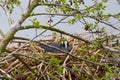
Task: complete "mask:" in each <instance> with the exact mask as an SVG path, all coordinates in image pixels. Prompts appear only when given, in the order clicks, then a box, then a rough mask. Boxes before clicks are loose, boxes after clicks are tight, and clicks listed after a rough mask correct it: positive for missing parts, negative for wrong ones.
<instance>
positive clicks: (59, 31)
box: [20, 25, 91, 44]
mask: <svg viewBox="0 0 120 80" xmlns="http://www.w3.org/2000/svg"><path fill="white" fill-rule="evenodd" d="M30 28H39V29H40V28H43V29H47V30H51V31H56V32H58V33H62V34H65V35H68V36H71V37H73V38H76V39H78V40H82V41H84V42H86V43H89V44H91V42H90V41H88V40H85V39H82V38H80V37H79V36H74V35H73V34H69V33H67V32H65V31H62V30H59V29H56V28H53V27H47V26H43V25H39V26H35V25H27V26H21V28H20V30H23V29H30Z"/></svg>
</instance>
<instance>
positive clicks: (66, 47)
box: [40, 42, 72, 53]
mask: <svg viewBox="0 0 120 80" xmlns="http://www.w3.org/2000/svg"><path fill="white" fill-rule="evenodd" d="M47 45H48V46H47ZM47 45H45V44H43V43H40V47H41V48H43V49H44V50H45V52H57V53H59V52H61V51H60V50H57V49H55V48H54V47H56V48H58V49H61V50H63V51H67V52H70V51H71V49H72V46H70V45H69V44H68V43H67V44H65V43H64V42H63V43H49V44H47ZM49 46H53V47H49Z"/></svg>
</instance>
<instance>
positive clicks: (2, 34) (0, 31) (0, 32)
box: [0, 29, 5, 37]
mask: <svg viewBox="0 0 120 80" xmlns="http://www.w3.org/2000/svg"><path fill="white" fill-rule="evenodd" d="M0 34H1V36H2V37H4V36H5V35H4V33H3V32H2V30H1V29H0Z"/></svg>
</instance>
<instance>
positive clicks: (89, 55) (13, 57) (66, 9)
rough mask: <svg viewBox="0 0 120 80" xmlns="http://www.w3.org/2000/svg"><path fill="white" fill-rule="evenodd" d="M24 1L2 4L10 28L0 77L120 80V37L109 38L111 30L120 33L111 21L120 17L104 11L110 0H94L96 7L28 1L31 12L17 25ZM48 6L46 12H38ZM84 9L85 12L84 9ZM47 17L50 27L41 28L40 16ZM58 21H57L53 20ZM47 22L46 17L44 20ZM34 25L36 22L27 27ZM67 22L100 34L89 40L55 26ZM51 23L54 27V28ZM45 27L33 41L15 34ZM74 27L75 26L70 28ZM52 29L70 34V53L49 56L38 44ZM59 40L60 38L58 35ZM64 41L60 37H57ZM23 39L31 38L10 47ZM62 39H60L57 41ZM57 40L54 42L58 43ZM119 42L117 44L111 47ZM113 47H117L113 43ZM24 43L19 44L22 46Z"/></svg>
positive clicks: (0, 0)
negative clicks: (17, 13) (17, 12)
mask: <svg viewBox="0 0 120 80" xmlns="http://www.w3.org/2000/svg"><path fill="white" fill-rule="evenodd" d="M21 2H22V1H20V0H0V7H1V8H2V9H3V11H4V14H5V15H6V16H7V18H8V23H9V26H10V30H9V31H8V32H7V33H6V34H4V31H2V30H1V29H0V34H1V36H2V39H1V40H0V78H2V79H8V80H10V79H11V80H58V79H61V80H114V79H118V80H119V79H120V74H119V72H120V69H119V66H120V63H119V60H120V57H119V56H120V55H119V53H120V44H119V34H113V35H109V34H108V33H107V32H106V29H107V28H112V29H114V30H116V31H120V29H119V28H118V27H119V26H116V25H115V24H112V22H111V19H113V20H115V21H116V22H120V13H115V14H112V13H105V10H106V8H107V6H106V4H107V3H108V0H99V1H97V0H91V2H93V4H92V5H86V3H87V2H86V1H84V0H29V1H28V3H26V5H27V4H28V6H27V7H26V9H23V10H24V11H23V13H22V14H21V15H20V16H19V18H18V20H17V21H13V19H12V17H11V15H12V14H13V12H14V9H15V8H16V7H17V6H19V7H21ZM43 6H44V9H45V10H44V12H39V11H35V9H36V8H41V7H43ZM82 7H83V8H82ZM41 15H43V16H47V15H49V20H48V21H47V24H48V25H47V26H46V25H42V24H41V22H40V21H39V19H38V18H35V16H41ZM56 16H57V17H59V18H60V20H59V21H58V22H54V19H53V18H54V17H56ZM41 19H42V18H41ZM25 21H30V22H31V23H32V24H26V25H23V24H24V23H25ZM63 21H64V22H65V23H67V24H70V25H75V24H76V23H80V24H82V25H83V26H82V27H83V28H84V30H86V31H87V32H89V34H92V35H93V37H94V35H95V37H96V38H94V39H92V40H90V39H89V40H88V39H85V38H83V37H82V36H76V35H73V34H70V33H67V32H65V31H62V30H59V29H57V28H55V26H57V27H59V26H58V24H61V22H63ZM51 23H54V24H53V25H52V24H51ZM101 24H103V25H104V26H101ZM31 28H36V29H39V30H41V29H44V31H43V32H42V33H40V34H39V35H36V36H35V37H34V38H33V39H32V40H29V39H27V38H23V37H18V36H15V34H16V32H18V31H20V30H25V29H31ZM69 29H70V28H69ZM47 30H51V31H54V32H58V33H62V34H65V35H68V36H70V38H69V40H68V41H69V42H70V45H72V47H73V49H72V50H71V52H66V51H62V50H61V51H62V53H46V52H44V50H42V49H41V48H40V46H39V45H38V44H39V43H41V42H43V43H47V42H46V41H34V39H35V38H37V37H38V36H40V35H42V34H43V33H44V32H46V31H47ZM54 35H55V36H56V34H55V33H54ZM58 38H59V37H58ZM16 39H19V40H27V42H26V43H24V42H23V43H24V45H22V46H21V45H19V47H11V48H8V47H7V46H8V45H9V43H10V42H12V41H14V40H16ZM55 39H57V37H56V38H55ZM55 39H53V40H52V42H55ZM112 42H114V43H112ZM111 43H112V44H111ZM19 44H20V42H19Z"/></svg>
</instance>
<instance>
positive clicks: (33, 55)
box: [0, 38, 120, 80]
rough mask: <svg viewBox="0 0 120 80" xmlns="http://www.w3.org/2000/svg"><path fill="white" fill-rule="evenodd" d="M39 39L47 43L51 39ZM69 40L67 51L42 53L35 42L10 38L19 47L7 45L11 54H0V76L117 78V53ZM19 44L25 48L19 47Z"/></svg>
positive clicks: (22, 78)
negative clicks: (69, 47)
mask: <svg viewBox="0 0 120 80" xmlns="http://www.w3.org/2000/svg"><path fill="white" fill-rule="evenodd" d="M40 42H43V43H48V42H54V40H50V41H47V40H46V41H40ZM69 42H70V45H72V47H73V49H72V50H71V52H69V53H68V54H66V53H50V52H44V50H43V49H42V48H40V46H39V45H38V43H36V42H29V43H27V44H26V43H25V42H21V41H20V42H19V41H18V42H17V41H13V42H12V43H18V46H16V47H15V46H14V47H11V46H8V49H9V50H12V51H13V52H14V53H4V54H2V55H1V56H0V74H1V75H0V77H1V78H2V79H6V80H10V79H11V80H110V79H118V80H119V79H120V75H119V74H118V72H119V66H120V63H119V60H118V59H117V56H118V55H117V54H114V55H113V54H108V53H106V52H104V51H102V50H100V49H98V48H97V47H95V46H91V45H86V44H85V43H84V42H81V41H78V40H74V39H72V38H71V39H70V40H69ZM24 44H25V45H24ZM22 45H24V47H22V48H20V47H21V46H22ZM18 49H19V50H18ZM15 50H17V51H15ZM71 55H72V56H71ZM73 56H74V57H73ZM75 58H78V59H75Z"/></svg>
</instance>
